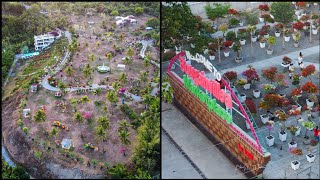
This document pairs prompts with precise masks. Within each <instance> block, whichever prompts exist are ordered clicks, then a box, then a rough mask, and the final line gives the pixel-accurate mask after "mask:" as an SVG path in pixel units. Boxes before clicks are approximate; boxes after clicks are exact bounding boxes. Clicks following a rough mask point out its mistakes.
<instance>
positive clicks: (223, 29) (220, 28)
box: [218, 23, 228, 37]
mask: <svg viewBox="0 0 320 180" xmlns="http://www.w3.org/2000/svg"><path fill="white" fill-rule="evenodd" d="M218 30H219V31H222V32H223V37H224V33H225V32H226V31H227V30H228V24H227V23H223V24H221V25H220V26H219V28H218Z"/></svg>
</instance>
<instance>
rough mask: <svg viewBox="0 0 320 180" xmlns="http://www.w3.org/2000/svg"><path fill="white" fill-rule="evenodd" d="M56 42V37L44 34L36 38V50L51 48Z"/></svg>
mask: <svg viewBox="0 0 320 180" xmlns="http://www.w3.org/2000/svg"><path fill="white" fill-rule="evenodd" d="M54 40H55V36H53V35H51V34H43V35H39V36H34V46H35V50H36V51H39V50H42V49H43V48H45V47H47V46H49V45H50V44H51V43H53V41H54Z"/></svg>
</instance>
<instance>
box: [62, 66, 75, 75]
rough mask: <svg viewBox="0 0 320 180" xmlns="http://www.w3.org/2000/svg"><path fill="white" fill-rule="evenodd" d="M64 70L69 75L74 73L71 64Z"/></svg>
mask: <svg viewBox="0 0 320 180" xmlns="http://www.w3.org/2000/svg"><path fill="white" fill-rule="evenodd" d="M64 72H65V73H66V74H67V75H68V76H71V75H72V74H73V73H74V70H73V68H72V67H71V66H68V67H67V68H66V69H65V70H64Z"/></svg>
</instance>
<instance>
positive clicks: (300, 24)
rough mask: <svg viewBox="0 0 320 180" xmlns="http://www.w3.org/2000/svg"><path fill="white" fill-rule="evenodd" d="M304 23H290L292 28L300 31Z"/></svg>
mask: <svg viewBox="0 0 320 180" xmlns="http://www.w3.org/2000/svg"><path fill="white" fill-rule="evenodd" d="M303 26H304V23H303V22H301V21H297V22H296V23H293V24H292V28H293V29H296V30H299V31H301V30H302V29H303Z"/></svg>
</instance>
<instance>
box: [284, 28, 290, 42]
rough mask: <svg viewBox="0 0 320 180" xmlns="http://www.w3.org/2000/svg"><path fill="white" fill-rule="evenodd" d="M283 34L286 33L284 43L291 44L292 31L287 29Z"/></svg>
mask: <svg viewBox="0 0 320 180" xmlns="http://www.w3.org/2000/svg"><path fill="white" fill-rule="evenodd" d="M283 33H284V41H285V42H289V41H290V36H289V35H290V29H285V30H284V31H283Z"/></svg>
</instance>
